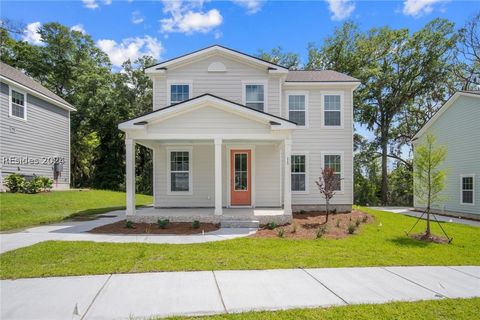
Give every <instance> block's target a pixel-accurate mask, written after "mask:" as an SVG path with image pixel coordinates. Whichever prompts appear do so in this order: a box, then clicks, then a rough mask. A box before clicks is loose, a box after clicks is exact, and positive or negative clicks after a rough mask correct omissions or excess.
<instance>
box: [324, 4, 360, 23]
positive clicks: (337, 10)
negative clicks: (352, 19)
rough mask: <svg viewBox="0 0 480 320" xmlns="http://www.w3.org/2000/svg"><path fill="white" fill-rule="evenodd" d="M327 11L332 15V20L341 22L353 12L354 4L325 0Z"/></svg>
mask: <svg viewBox="0 0 480 320" xmlns="http://www.w3.org/2000/svg"><path fill="white" fill-rule="evenodd" d="M326 1H327V2H328V10H330V12H331V13H332V15H331V19H332V20H337V21H338V20H343V19H345V18H348V17H349V16H350V15H351V14H352V12H353V11H354V10H355V3H353V2H352V0H326Z"/></svg>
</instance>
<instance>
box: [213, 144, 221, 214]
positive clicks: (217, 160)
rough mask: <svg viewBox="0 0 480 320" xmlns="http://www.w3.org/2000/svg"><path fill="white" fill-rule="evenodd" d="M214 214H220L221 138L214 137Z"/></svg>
mask: <svg viewBox="0 0 480 320" xmlns="http://www.w3.org/2000/svg"><path fill="white" fill-rule="evenodd" d="M214 143H215V214H217V215H221V214H222V139H220V138H215V140H214Z"/></svg>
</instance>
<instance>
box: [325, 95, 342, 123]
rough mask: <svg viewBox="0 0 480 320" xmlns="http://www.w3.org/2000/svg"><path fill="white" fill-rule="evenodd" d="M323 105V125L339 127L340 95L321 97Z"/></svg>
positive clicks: (340, 113) (340, 112)
mask: <svg viewBox="0 0 480 320" xmlns="http://www.w3.org/2000/svg"><path fill="white" fill-rule="evenodd" d="M323 105H324V125H325V126H341V125H342V121H341V115H342V111H341V97H340V95H325V96H324V97H323Z"/></svg>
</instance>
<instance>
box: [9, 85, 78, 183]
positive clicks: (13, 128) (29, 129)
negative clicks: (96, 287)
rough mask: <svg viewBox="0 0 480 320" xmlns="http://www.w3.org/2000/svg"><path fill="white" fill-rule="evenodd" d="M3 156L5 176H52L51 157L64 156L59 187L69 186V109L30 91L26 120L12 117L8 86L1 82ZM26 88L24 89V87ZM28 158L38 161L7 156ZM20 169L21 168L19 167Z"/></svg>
mask: <svg viewBox="0 0 480 320" xmlns="http://www.w3.org/2000/svg"><path fill="white" fill-rule="evenodd" d="M0 85H1V86H0V103H1V110H0V123H1V125H0V158H1V159H2V169H1V170H2V177H5V176H7V175H8V174H10V173H21V174H24V175H40V176H47V177H50V178H52V179H53V169H52V167H53V165H52V163H51V162H50V161H49V160H50V159H51V158H52V157H59V158H64V159H65V164H64V165H63V172H62V174H61V176H60V178H59V179H58V188H68V187H69V185H70V151H69V139H70V137H69V132H70V114H69V111H67V110H64V109H62V108H59V107H57V106H54V105H52V104H51V103H49V102H46V101H44V100H41V99H40V98H37V97H35V96H32V95H30V94H27V120H26V121H24V120H21V119H16V118H13V117H10V116H9V87H8V85H7V84H5V83H0ZM21 91H23V90H21ZM10 157H14V158H25V157H27V158H29V159H30V160H33V161H39V163H21V164H13V163H11V164H8V163H6V160H4V159H5V158H10ZM19 169H20V170H19Z"/></svg>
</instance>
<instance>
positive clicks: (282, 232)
mask: <svg viewBox="0 0 480 320" xmlns="http://www.w3.org/2000/svg"><path fill="white" fill-rule="evenodd" d="M277 235H278V237H279V238H283V236H284V235H285V230H284V229H283V228H280V229H278V231H277Z"/></svg>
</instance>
